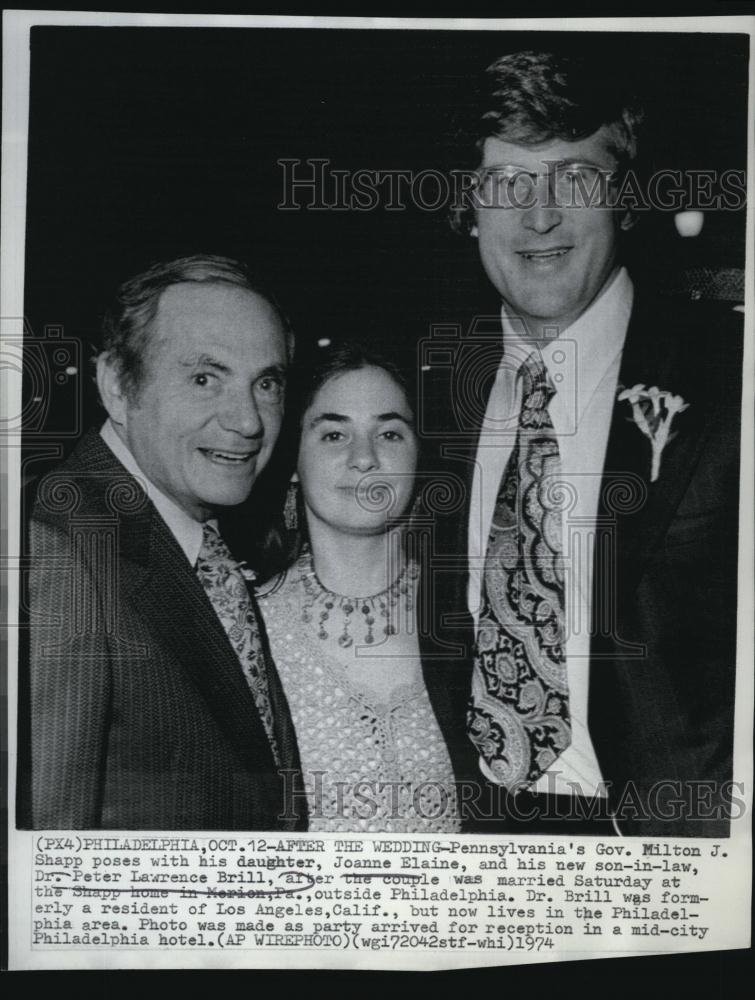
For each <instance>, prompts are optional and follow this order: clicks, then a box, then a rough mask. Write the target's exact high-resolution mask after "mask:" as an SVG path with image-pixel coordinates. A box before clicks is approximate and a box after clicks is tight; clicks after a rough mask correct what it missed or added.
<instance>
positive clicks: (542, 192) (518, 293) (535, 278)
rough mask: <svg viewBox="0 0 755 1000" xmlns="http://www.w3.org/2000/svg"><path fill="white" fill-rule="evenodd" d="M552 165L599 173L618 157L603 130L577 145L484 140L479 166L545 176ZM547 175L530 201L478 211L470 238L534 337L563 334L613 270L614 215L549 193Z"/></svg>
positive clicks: (616, 216) (616, 224) (610, 167)
mask: <svg viewBox="0 0 755 1000" xmlns="http://www.w3.org/2000/svg"><path fill="white" fill-rule="evenodd" d="M558 161H565V162H567V163H587V164H592V165H593V166H595V167H598V168H601V169H603V170H605V171H608V172H611V171H613V170H615V169H616V166H617V160H616V157H615V155H614V154H613V152H612V151H611V147H610V145H609V135H608V133H607V130H606V129H605V128H602V129H600V130H599V131H598V132H595V133H594V134H593V135H591V136H588V137H587V138H586V139H582V140H578V141H576V142H562V141H560V140H554V141H553V142H549V143H546V144H544V145H540V146H519V145H516V144H514V143H511V142H506V141H504V140H502V139H496V138H488V139H486V140H485V145H484V147H483V160H482V165H481V166H482V168H485V167H494V166H502V165H515V166H517V167H521V168H522V169H523V170H524V171H528V172H531V173H536V174H543V175H544V174H545V173H546V170H547V164H551V165H552V164H553V163H555V162H558ZM547 183H548V182H547V179H546V177H545V176H543V177H541V178H540V180H539V181H538V184H537V188H536V190H535V191H533V192H532V193H531V197H530V198H529V199H521V200H520V201H519V203H518V204H519V206H526V207H517V205H516V203H515V204H513V205H511V207H490V208H487V207H480V208H478V210H477V224H476V235H477V237H478V241H479V250H480V257H481V259H482V264H483V267H484V268H485V271H486V273H487V275H488V277H489V278H490V280H491V281H492V283H493V285H494V286H495V287H496V288H497V289H498V291H499V292H500V294H501V296H502V298H503V300H504V302H505V303H506V304H507V305H508V306H509V308H510V311H511V313H512V314H514V315H517V316H519V317H521V319H523V320H524V321H525V323H526V325H527V329H528V331H529V333H530V334H531V335H532V336H539V335H541V332H542V330H543V328H544V327H546V328H553V327H558V329H559V332H561V331H563V330H564V329H565V328H566V327H567V326H568V325H569V324H570V323H573V322H574V320H576V319H577V317H578V316H580V315H581V314H582V313H583V312H584V311H585V309H587V307H588V306H589V305H590V303H591V302H592V301H593V300H594V299H595V298H596V297H597V296H598V295H599V294H600V292H601V291H602V289H603V288H604V287H606V285H607V283H608V282H609V280H610V279H611V277H612V276H613V274H614V273H615V271H616V269H617V267H618V265H617V254H616V250H617V233H618V229H619V214H618V213H617V212H616V211H613V210H611V209H609V208H605V207H601V206H600V205H597V204H595V205H593V204H592V203H591V204H590V205H589V206H588V207H580V206H577V205H575V204H574V203H573V202H572V203H571V204H570V203H569V200H568V199H567V200H566V201H565V203H564V204H559V203H558V202H559V199H558V198H555V197H553V196H552V189H551V195H550V196H549V193H548V187H547Z"/></svg>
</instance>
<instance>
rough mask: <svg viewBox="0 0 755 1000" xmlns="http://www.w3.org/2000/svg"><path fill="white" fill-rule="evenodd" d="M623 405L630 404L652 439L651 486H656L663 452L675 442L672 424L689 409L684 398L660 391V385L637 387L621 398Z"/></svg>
mask: <svg viewBox="0 0 755 1000" xmlns="http://www.w3.org/2000/svg"><path fill="white" fill-rule="evenodd" d="M617 399H618V401H619V402H620V403H621V402H623V401H624V400H628V401H629V404H630V406H631V407H632V417H633V419H634V422H635V424H637V426H638V427H639V429H640V430H641V431H642V433H643V434H644V435H645V437H647V438H649V440H650V446H651V448H652V460H651V464H650V482H651V483H654V482H655V481H656V479H657V478H658V475H659V473H660V471H661V455H662V454H663V449H664V448H665V447H666V445H667V444H668V442H669V441H670V440H671V439H672V437H673V435H671V436H669V432H670V431H671V422H672V421H673V419H674V417H675V416H676V414H677V413H682V412H683V411H684V410H686V409H687V407H688V406H689V403H685V402H684V400H683V399H682V397H681V396H675V395H674V394H673V393H672V392H668V391H667V390H665V389H659V388H658V386H657V385H653V386H651V387H650V388H649V389H646V388H645V386H644V385H635V386H632V388H631V389H624V390H622V391H621V392H620V393H619V395H618V397H617Z"/></svg>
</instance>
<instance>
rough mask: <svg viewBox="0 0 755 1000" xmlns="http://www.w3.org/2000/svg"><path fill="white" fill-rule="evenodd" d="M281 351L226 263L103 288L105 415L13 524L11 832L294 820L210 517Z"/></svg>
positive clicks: (258, 637)
mask: <svg viewBox="0 0 755 1000" xmlns="http://www.w3.org/2000/svg"><path fill="white" fill-rule="evenodd" d="M290 347H291V343H290V337H289V333H288V331H287V328H286V325H285V323H284V321H283V319H282V317H281V314H280V313H279V311H278V309H277V307H276V306H275V304H274V303H273V301H272V300H271V299H270V297H269V296H268V295H266V294H265V293H264V292H262V291H261V290H260V289H259V288H258V287H257V285H256V284H255V283H253V281H252V280H251V278H250V276H249V275H248V273H247V272H246V271H245V269H244V268H243V266H242V265H241V264H239V263H238V262H235V261H233V260H230V259H227V258H222V257H213V256H196V257H190V258H183V259H180V260H174V261H170V262H168V263H161V264H157V265H155V266H153V267H152V268H150V270H148V271H147V272H145V273H144V274H140V275H138V276H137V277H134V278H132V279H131V280H130V281H127V282H126V283H125V284H124V285H122V286H121V288H120V289H119V291H118V295H117V298H116V301H115V304H114V306H113V307H112V309H111V310H110V312H109V314H108V316H107V317H106V321H105V336H104V347H103V351H102V353H101V354H100V355H99V357H98V359H97V384H98V388H99V392H100V397H101V400H102V403H103V405H104V407H105V409H106V410H107V413H108V419H107V421H106V422H105V424H104V426H103V427H102V428H101V429H100V430H92V431H90V432H89V433H88V434H87V435H86V436H85V437H84V438H83V440H82V441H81V442H80V444H79V446H78V447H77V448H76V450H75V451H74V452H73V454H72V455H71V456H70V458H69V459H68V460H67V461H66V462H65V463H64V464H63V465H61V466H60V467H59V468H58V469H57V470H55V471H54V472H52V473H51V474H50V475H48V476H47V477H45V479H44V480H43V481H42V482H41V483H40V484H39V488H38V491H37V496H36V502H35V505H34V508H33V513H32V518H31V522H30V529H29V535H30V551H31V560H32V571H31V578H30V586H29V590H30V612H31V627H32V632H31V655H30V715H31V720H30V724H31V770H32V795H31V814H30V816H29V817H27V818H28V820H29V825H31V826H33V827H35V828H64V829H81V828H98V827H105V828H141V829H240V828H241V829H276V828H284V829H286V828H287V829H292V828H294V827H295V826H296V820H295V818H294V817H293V815H292V813H291V812H290V811H287V809H286V802H285V796H284V789H285V788H286V781H288V782H289V787H290V782H291V781H292V780H293V778H294V776H295V775H296V772H297V768H298V758H297V751H296V745H295V741H294V737H293V730H292V724H291V719H290V715H289V711H288V707H287V704H286V701H285V697H284V695H283V692H282V689H281V686H280V682H279V680H278V677H277V675H276V673H275V668H274V666H273V664H272V662H271V661H270V659H269V656H268V653H267V649H266V646H265V640H264V636H263V635H262V633H261V627H260V624H259V620H258V616H257V611H256V606H255V604H254V599H253V597H252V595H251V594H250V592H249V591H248V588H247V583H246V580H245V578H244V575H243V574H242V571H241V568H240V567H239V565H238V564H237V563H236V562H235V561H234V560H233V558H232V557H231V555H230V552H229V551H228V549H227V547H226V545H225V542H224V541H223V539H222V537H221V536H220V534H219V530H218V525H217V521H216V520H215V518H216V515H217V513H218V512H219V511H222V510H223V509H224V508H228V507H232V506H235V505H237V504H240V503H242V502H243V501H244V500H246V499H247V497H248V496H249V494H250V491H251V489H252V486H253V485H254V481H255V479H256V477H257V476H258V475H259V473H260V471H261V470H262V469H263V467H264V466H265V464H266V462H267V461H268V459H269V457H270V454H271V452H272V449H273V446H274V444H275V440H276V438H277V436H278V432H279V429H280V424H281V418H282V413H283V391H284V380H285V370H286V364H287V359H288V355H289V353H290ZM285 772H287V773H285Z"/></svg>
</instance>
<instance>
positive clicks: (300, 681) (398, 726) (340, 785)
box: [259, 565, 461, 833]
mask: <svg viewBox="0 0 755 1000" xmlns="http://www.w3.org/2000/svg"><path fill="white" fill-rule="evenodd" d="M298 568H299V567H298V566H297V565H295V566H294V567H292V569H291V570H289V572H288V574H287V576H286V578H285V580H284V581H283V583H282V584H281V585H280V586H279V587H278V588H277V589H275V590H274V591H273V592H272V593H270V594H268V595H260V597H259V607H260V611H261V612H262V615H263V617H264V620H265V625H266V628H267V634H268V638H269V640H270V649H271V652H272V656H273V660H274V661H275V665H276V667H277V669H278V673H279V675H280V679H281V682H282V684H283V688H284V690H285V693H286V697H287V699H288V704H289V707H290V710H291V716H292V719H293V723H294V728H295V730H296V738H297V741H298V745H299V755H300V758H301V765H302V772H303V776H304V784H305V787H306V790H307V798H308V805H309V830H310V831H317V832H320V831H332V832H339V833H380V832H385V833H457V832H459V830H460V829H461V823H460V820H459V814H458V805H457V800H456V793H455V790H454V776H453V770H452V768H451V761H450V758H449V756H448V750H447V748H446V744H445V741H444V739H443V736H442V734H441V731H440V728H439V726H438V722H437V720H436V718H435V714H434V712H433V709H432V706H431V704H430V699H429V697H428V694H427V689H426V688H425V685H424V682H423V680H422V679H421V677H420V678H419V680H418V681H417V682H416V683H413V684H406V685H403V686H401V687H399V688H397V689H395V690H394V691H393V692H392V694H391V696H390V698H389V699H388V700H381V698H380V696H379V695H377V694H373V693H370V692H368V691H366V690H361V689H359V688H357V687H355V686H354V684H353V683H352V682H351V681H350V679H349V677H348V670H347V668H345V667H344V666H342V665H341V664H340V663H338V662H336V661H334V660H331V659H329V658H326V656H325V647H324V645H323V643H322V641H321V640H320V639H318V637H317V634H316V630H315V626H314V625H313V624H312V623H306V622H304V621H302V608H303V607H304V606H305V605H306V604H307V603H308V602H307V595H306V594H305V592H304V587H303V584H302V582H301V574H300V572H298Z"/></svg>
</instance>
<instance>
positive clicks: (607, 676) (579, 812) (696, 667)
mask: <svg viewBox="0 0 755 1000" xmlns="http://www.w3.org/2000/svg"><path fill="white" fill-rule="evenodd" d="M618 82H619V85H620V83H621V81H620V80H619V81H618ZM641 120H642V113H641V111H640V109H638V108H637V107H636V106H635V105H633V104H632V102H631V101H629V100H627V99H626V97H625V95H622V94H621V93H620V92H619V90H618V89H617V74H616V73H615V72H613V71H609V72H608V73H601V71H600V69H599V68H598V67H597V66H596V65H594V64H592V63H591V62H589V61H587V60H581V59H570V58H566V57H562V56H558V55H556V54H553V53H548V52H519V53H515V54H512V55H507V56H504V57H503V58H500V59H499V60H497V61H496V62H495V63H493V65H491V66H490V67H489V69H488V71H487V75H486V83H485V85H484V87H483V90H482V94H481V104H480V106H479V108H478V109H477V112H476V114H475V115H474V116H473V119H472V124H471V128H470V129H469V132H468V138H469V149H470V155H471V156H475V157H476V161H477V162H476V164H475V166H476V181H475V186H474V190H473V191H472V194H471V197H470V201H469V205H468V212H467V213H466V215H465V214H463V213H462V215H461V216H460V218H459V220H458V221H459V222H460V223H461V225H462V227H463V226H464V224H465V223H466V229H467V232H468V233H469V234H470V235H471V236H472V237H473V238H474V239H475V240H476V241H477V245H478V248H479V253H480V258H481V261H482V264H483V267H484V269H485V272H486V274H487V276H488V278H489V279H490V281H491V282H492V284H493V285H494V287H495V288H496V290H497V291H498V292H499V294H500V296H501V301H502V308H501V326H502V339H501V335H500V332H499V333H498V336H497V338H496V340H497V348H495V342H496V341H491V339H490V338H485V339H484V340H483V341H480V339H479V338H478V343H477V344H476V345H475V343H474V342H473V341H474V338H473V341H470V342H469V343H468V344H466V345H464V344H462V345H461V346H459V345H458V344H457V345H455V346H454V350H455V351H456V360H457V364H456V369H455V376H454V377H455V382H454V384H452V386H451V393H452V398H453V399H454V401H455V406H454V407H453V409H454V412H455V419H456V423H455V426H453V427H452V428H450V434H451V437H450V438H449V439H448V440H449V442H450V443H449V447H448V453H449V456H451V457H454V456H455V457H456V458H460V459H461V460H462V462H463V463H464V465H463V471H462V473H461V475H462V476H464V477H465V480H466V483H467V505H466V516H465V517H463V518H462V519H461V524H460V533H459V536H458V537H457V538H456V541H455V545H456V549H455V551H456V552H457V553H459V554H461V553H466V557H467V562H468V565H469V569H470V572H469V574H468V576H467V575H466V574H465V575H464V576H463V578H462V577H461V576H459V575H458V574H457V575H452V574H449V573H446V574H443V573H439V574H438V575H437V585H436V608H437V614H438V616H439V617H438V623H437V624H436V633H437V635H438V636H442V635H443V630H444V625H443V616H445V621H446V622H456V623H457V624H458V622H459V620H460V618H463V617H464V615H465V614H466V613H467V611H468V613H469V619H470V620H469V631H470V634H473V636H474V638H473V639H471V640H470V647H471V652H472V656H471V659H472V663H473V667H472V700H471V703H470V710H469V716H468V731H469V735H470V738H471V740H472V742H473V743H474V745H475V747H476V749H477V751H478V754H479V762H480V767H481V770H482V773H483V774H484V775H485V776H486V778H487V779H489V780H490V781H492V782H495V783H497V785H498V786H499V788H501V789H504V790H505V792H506V798H507V810H506V811H507V813H508V816H509V820H508V824H507V826H508V829H510V830H511V831H512V832H517V831H521V832H544V833H559V832H566V831H567V830H568V831H570V832H574V833H579V832H587V833H608V834H611V833H612V832H614V830H617V831H618V832H624V833H632V834H640V835H657V834H666V835H689V836H692V835H696V836H721V835H724V834H726V832H727V831H728V829H729V823H728V820H729V816H730V812H731V808H732V787H731V777H732V741H733V736H732V731H733V703H734V676H735V659H736V646H735V628H736V573H737V524H738V477H739V412H740V400H741V329H740V324H739V323H738V322H737V319H738V318H739V317H737V316H736V314H733V313H731V312H730V311H728V312H725V311H722V310H719V309H716V310H713V309H710V308H708V307H705V306H704V305H703V304H694V305H693V304H691V303H684V302H679V301H676V302H665V301H662V300H661V299H659V298H656V297H653V296H652V295H651V294H649V293H648V291H647V290H646V289H644V288H642V287H639V286H635V284H634V283H633V281H632V278H631V277H630V274H629V273H628V270H627V269H626V267H624V266H623V262H622V241H623V240H624V239H625V234H626V233H627V232H628V231H629V229H630V228H631V227H632V225H633V224H634V221H635V219H634V217H633V215H632V213H631V212H630V211H628V210H626V209H625V208H624V207H622V204H621V201H622V199H621V191H622V189H623V190H625V191H627V190H630V188H631V185H628V186H624V184H625V180H626V178H627V173H628V171H629V170H630V169H632V168H633V167H635V166H636V163H637V153H638V142H639V126H640V123H641ZM636 180H637V178H634V179H633V181H634V182H635V183H636ZM491 343H492V344H493V345H494V346H493V347H492V348H491ZM441 344H442V339H441V341H437V340H434V343H433V348H434V349H435V348H437V347H438V346H441ZM491 356H493V357H494V361H493V364H492V365H491V364H490V358H491ZM499 360H500V363H499ZM486 373H487V375H489V379H488V381H487V385H486V386H485V388H483V389H480V388H479V387H480V385H481V384H482V383H483V382H484V381H485V375H486ZM478 398H479V399H480V400H481V401H482V403H481V406H480V407H479V408H478V411H477V413H476V415H475V416H474V417H473V418H471V419H470V413H471V412H472V410H474V403H475V399H478ZM444 580H446V581H447V582H446V583H444V582H443V581H444ZM735 801H736V797H735ZM483 811H484V807H483Z"/></svg>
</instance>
